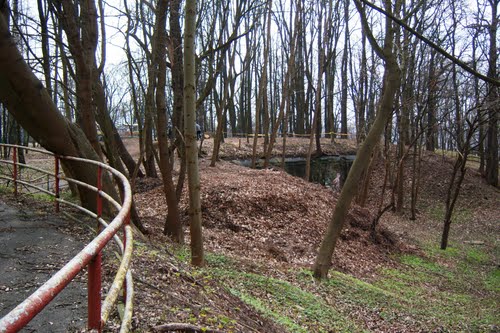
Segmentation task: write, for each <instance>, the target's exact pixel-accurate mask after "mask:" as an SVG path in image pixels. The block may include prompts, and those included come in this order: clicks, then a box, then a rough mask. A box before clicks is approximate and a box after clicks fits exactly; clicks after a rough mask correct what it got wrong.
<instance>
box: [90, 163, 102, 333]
mask: <svg viewBox="0 0 500 333" xmlns="http://www.w3.org/2000/svg"><path fill="white" fill-rule="evenodd" d="M101 190H102V168H101V166H97V219H99V218H101V216H102V197H101V194H100V191H101ZM100 231H101V230H100V223H99V221H97V234H99V232H100ZM101 261H102V255H101V251H99V252H98V253H97V254H96V255H95V257H94V259H93V260H92V261H91V262H90V264H89V271H88V273H89V276H88V298H87V305H88V322H87V324H88V328H89V329H91V330H92V329H94V330H97V331H98V332H101V329H102V325H101V305H102V304H101Z"/></svg>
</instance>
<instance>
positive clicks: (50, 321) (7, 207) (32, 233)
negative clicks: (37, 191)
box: [0, 199, 87, 332]
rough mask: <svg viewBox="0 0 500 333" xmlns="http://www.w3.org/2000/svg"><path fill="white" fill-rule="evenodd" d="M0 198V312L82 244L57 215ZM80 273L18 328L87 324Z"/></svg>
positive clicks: (73, 328) (65, 329)
mask: <svg viewBox="0 0 500 333" xmlns="http://www.w3.org/2000/svg"><path fill="white" fill-rule="evenodd" d="M26 206H27V204H26V203H16V202H14V201H8V202H6V201H4V200H3V199H0V244H1V247H0V318H1V317H3V316H4V315H5V314H7V313H8V312H9V311H10V310H12V309H13V308H14V307H15V306H16V305H17V304H18V303H20V302H21V301H22V300H24V299H25V298H26V297H28V296H29V295H30V294H31V293H32V292H33V291H35V290H36V289H37V288H38V287H39V286H40V285H42V284H43V283H44V282H45V281H46V280H48V279H49V278H50V276H51V275H52V274H53V273H55V272H56V271H57V270H59V269H60V268H61V267H63V265H64V264H65V263H66V262H67V261H68V260H69V259H70V258H71V257H73V256H74V255H75V254H76V253H78V252H79V251H80V250H81V249H82V248H83V247H84V245H85V244H84V243H83V242H81V241H79V240H77V239H75V238H74V237H73V236H72V235H70V234H69V233H68V232H64V231H63V228H64V224H65V223H66V224H67V222H64V221H63V220H62V219H61V218H58V217H55V216H53V215H50V214H46V213H43V212H37V211H34V210H32V209H33V207H30V209H28V208H27V207H26ZM81 275H82V274H80V275H79V276H77V277H76V279H75V280H74V281H73V282H72V283H71V284H70V285H69V286H68V287H67V288H66V289H65V290H63V291H62V293H60V294H59V295H58V296H57V297H56V298H55V299H54V301H53V302H52V303H50V304H49V306H48V307H47V308H45V309H44V310H43V311H42V312H40V313H39V314H38V316H36V317H35V318H34V319H33V320H32V321H31V323H30V324H29V325H28V326H26V328H25V329H24V330H22V331H21V332H75V331H80V330H81V329H82V328H85V326H86V317H87V315H86V313H87V304H86V303H87V301H86V300H87V297H86V293H87V292H86V283H85V280H84V279H83V278H82V277H81Z"/></svg>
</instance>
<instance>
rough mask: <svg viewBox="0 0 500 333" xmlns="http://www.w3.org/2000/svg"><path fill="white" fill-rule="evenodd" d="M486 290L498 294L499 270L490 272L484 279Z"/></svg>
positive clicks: (499, 287)
mask: <svg viewBox="0 0 500 333" xmlns="http://www.w3.org/2000/svg"><path fill="white" fill-rule="evenodd" d="M484 284H485V288H486V289H487V290H490V291H493V292H496V293H500V268H495V269H494V270H492V271H491V272H490V273H489V274H488V275H487V276H486V278H485V279H484Z"/></svg>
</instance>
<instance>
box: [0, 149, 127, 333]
mask: <svg viewBox="0 0 500 333" xmlns="http://www.w3.org/2000/svg"><path fill="white" fill-rule="evenodd" d="M0 149H7V150H12V160H3V159H0V180H5V181H7V182H8V183H12V185H13V186H14V194H15V195H18V194H19V192H20V191H21V189H22V187H21V186H23V187H25V188H27V189H30V190H31V191H39V192H43V193H45V194H48V195H50V196H52V197H53V198H54V203H55V210H56V212H58V211H59V204H65V205H68V206H72V207H74V208H76V209H78V210H80V211H82V212H84V213H85V214H87V215H88V216H90V217H93V218H95V219H97V221H98V222H99V223H98V225H100V226H102V228H101V227H99V226H98V229H99V230H100V232H99V234H98V235H97V236H96V237H95V238H94V239H93V240H92V241H91V242H90V243H89V244H87V246H85V248H84V249H83V250H82V251H80V252H79V253H78V254H77V255H76V256H75V257H73V259H71V260H70V261H69V262H68V263H67V264H66V265H65V266H64V267H63V268H61V269H60V270H59V271H58V272H57V273H55V274H54V275H53V276H52V277H51V278H50V279H49V280H48V281H47V282H45V284H43V285H42V286H41V287H40V288H38V289H37V290H36V291H35V292H34V293H33V294H31V296H29V297H28V298H27V299H25V300H24V301H23V302H21V303H20V304H19V305H18V306H16V307H15V308H14V309H13V310H12V311H10V312H9V313H8V314H7V315H5V316H4V317H3V318H0V333H7V332H17V331H18V330H20V329H21V328H23V327H24V326H26V325H27V324H28V323H29V322H30V321H31V319H33V317H35V316H36V315H37V314H38V313H39V312H40V311H42V310H43V308H44V307H45V306H47V304H49V303H50V302H51V301H52V299H54V298H55V297H56V296H57V294H58V293H59V292H61V291H62V290H63V289H64V288H65V287H66V286H67V285H68V284H69V283H70V282H71V281H72V280H73V279H74V278H75V277H76V276H77V275H78V274H79V273H80V272H82V271H83V270H85V268H88V321H87V323H88V329H91V330H97V331H98V332H101V330H102V329H103V326H104V325H105V324H106V322H107V320H108V318H109V315H110V313H111V311H112V309H113V307H114V306H115V302H116V300H117V298H118V296H119V294H120V291H121V290H122V288H123V290H124V294H125V310H124V313H123V316H122V323H121V329H120V332H128V330H129V329H130V324H131V321H132V309H133V302H132V300H133V296H134V290H133V281H132V274H131V272H130V263H131V258H132V245H133V238H132V228H131V226H130V208H131V205H132V192H131V189H130V184H129V182H128V180H127V178H126V177H125V176H124V175H123V174H122V173H120V172H118V171H117V170H115V169H113V168H111V167H110V166H108V165H106V164H104V163H101V162H97V161H93V160H87V159H82V158H77V157H70V156H57V155H55V154H52V153H50V152H47V151H45V150H41V149H35V148H28V147H24V146H17V145H8V144H0ZM20 149H24V150H29V151H30V152H33V153H40V154H43V155H50V156H52V157H53V158H54V170H53V171H48V170H45V169H43V168H41V167H36V166H30V165H28V164H23V163H18V161H17V160H18V158H17V156H18V153H19V150H20ZM61 160H70V161H75V162H78V163H87V164H93V165H95V166H97V186H93V185H90V184H86V183H83V182H81V181H79V180H77V179H73V178H70V177H67V176H64V175H62V174H60V172H59V163H60V161H61ZM19 167H22V168H23V170H25V169H30V170H33V172H36V173H41V174H43V175H44V176H43V177H45V176H47V177H52V178H53V183H52V184H53V192H52V191H51V189H50V187H52V186H47V187H46V188H44V187H42V186H40V184H36V183H35V182H33V181H29V180H26V179H23V178H22V177H20V173H19V170H20V168H19ZM2 170H3V172H2ZM5 171H7V172H5ZM23 172H24V171H23ZM103 172H109V173H110V174H111V175H112V176H113V177H114V179H115V180H116V181H117V182H118V183H119V186H121V192H122V197H123V199H122V203H118V202H117V201H116V200H115V199H114V198H113V197H112V196H111V195H110V194H108V193H106V192H104V191H103V186H102V177H103V175H102V173H103ZM61 181H65V182H67V183H73V184H75V185H78V186H80V187H85V188H86V189H89V190H92V191H94V192H95V193H96V200H97V213H94V212H92V211H90V210H88V209H86V208H84V207H81V206H80V205H78V204H75V203H72V202H69V201H67V200H64V199H62V198H61V197H60V182H61ZM49 183H50V182H49V180H47V184H49ZM103 199H104V200H106V201H107V202H108V203H109V204H111V205H112V206H113V207H115V208H116V210H117V211H118V213H117V214H116V216H115V217H114V219H113V220H112V221H111V222H110V223H109V224H108V223H106V221H105V220H104V219H103V218H102V209H103V201H102V200H103ZM121 229H123V242H122V241H121V240H120V238H119V237H118V234H117V233H118V232H119V231H120V230H121ZM112 238H113V239H114V241H115V243H116V244H117V245H118V247H119V249H120V251H121V263H120V267H119V268H118V271H117V273H116V275H115V279H114V281H113V284H112V285H111V287H110V288H109V290H108V293H107V295H106V298H105V299H104V301H103V302H101V289H102V288H101V251H102V249H103V248H104V247H105V246H106V245H107V244H108V242H109V241H110V240H111V239H112Z"/></svg>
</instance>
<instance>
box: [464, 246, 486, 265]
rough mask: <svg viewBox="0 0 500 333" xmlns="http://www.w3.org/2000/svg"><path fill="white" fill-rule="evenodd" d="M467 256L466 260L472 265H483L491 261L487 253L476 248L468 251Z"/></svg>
mask: <svg viewBox="0 0 500 333" xmlns="http://www.w3.org/2000/svg"><path fill="white" fill-rule="evenodd" d="M466 255H467V257H466V260H467V261H468V262H470V263H472V264H480V265H482V264H485V263H487V262H488V261H489V259H490V257H489V255H488V254H487V253H485V252H483V251H481V250H479V249H475V248H472V249H469V250H467V252H466Z"/></svg>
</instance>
